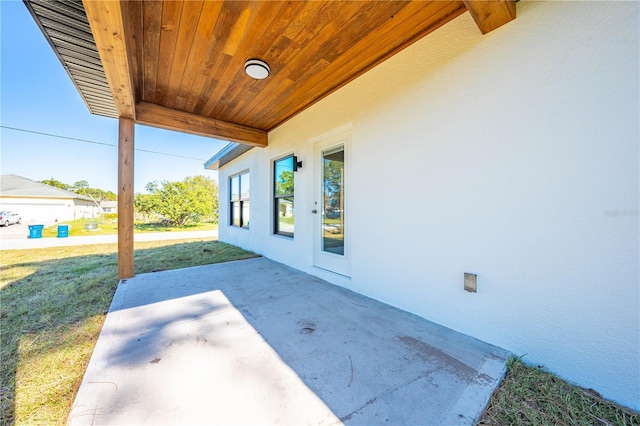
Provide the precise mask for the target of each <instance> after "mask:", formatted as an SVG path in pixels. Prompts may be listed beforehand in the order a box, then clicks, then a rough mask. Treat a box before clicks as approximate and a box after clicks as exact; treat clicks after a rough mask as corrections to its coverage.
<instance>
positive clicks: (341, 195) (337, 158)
mask: <svg viewBox="0 0 640 426" xmlns="http://www.w3.org/2000/svg"><path fill="white" fill-rule="evenodd" d="M347 141H348V139H347V138H346V137H345V136H341V137H335V138H331V139H329V140H327V141H324V142H319V143H317V144H316V146H315V150H314V151H315V152H314V154H315V155H314V157H315V167H314V169H315V173H314V187H315V191H314V206H313V210H312V211H313V213H315V217H314V228H315V229H314V264H315V266H318V267H320V268H323V269H327V270H329V271H332V272H335V273H338V274H341V275H345V276H349V259H348V257H349V252H348V242H349V241H348V237H347V235H348V230H349V228H348V227H349V223H348V221H347V217H348V216H347V213H348V211H347V199H346V190H345V189H346V185H347V184H348V182H347V168H346V167H345V166H346V156H345V146H346V142H347Z"/></svg>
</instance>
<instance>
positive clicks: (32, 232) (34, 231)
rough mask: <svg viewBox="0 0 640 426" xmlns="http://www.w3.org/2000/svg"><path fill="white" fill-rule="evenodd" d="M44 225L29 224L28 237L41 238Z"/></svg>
mask: <svg viewBox="0 0 640 426" xmlns="http://www.w3.org/2000/svg"><path fill="white" fill-rule="evenodd" d="M42 229H44V225H29V238H42Z"/></svg>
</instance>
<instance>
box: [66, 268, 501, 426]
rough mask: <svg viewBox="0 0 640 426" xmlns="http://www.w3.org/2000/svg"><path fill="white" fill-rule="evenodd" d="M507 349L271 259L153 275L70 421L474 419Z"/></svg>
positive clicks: (108, 329)
mask: <svg viewBox="0 0 640 426" xmlns="http://www.w3.org/2000/svg"><path fill="white" fill-rule="evenodd" d="M507 356H508V353H507V352H506V351H505V350H503V349H500V348H497V347H495V346H491V345H488V344H486V343H483V342H481V341H479V340H476V339H473V338H471V337H468V336H465V335H462V334H460V333H457V332H455V331H452V330H450V329H447V328H445V327H442V326H439V325H437V324H434V323H432V322H429V321H427V320H425V319H422V318H420V317H417V316H415V315H412V314H410V313H407V312H404V311H401V310H399V309H396V308H393V307H391V306H388V305H385V304H383V303H380V302H377V301H375V300H372V299H369V298H366V297H364V296H361V295H359V294H356V293H353V292H351V291H349V290H346V289H344V288H341V287H337V286H333V285H331V284H328V283H327V282H325V281H322V280H320V279H318V278H315V277H313V276H310V275H307V274H304V273H302V272H300V271H297V270H294V269H291V268H289V267H287V266H284V265H282V264H279V263H276V262H274V261H271V260H269V259H266V258H257V259H250V260H244V261H238V262H230V263H223V264H217V265H209V266H201V267H195V268H188V269H181V270H173V271H165V272H157V273H151V274H143V275H138V276H136V277H134V278H132V279H129V280H124V281H122V282H121V283H120V285H119V286H118V289H117V291H116V294H115V296H114V299H113V302H112V305H111V308H110V311H109V313H108V315H107V318H106V321H105V324H104V327H103V329H102V332H101V334H100V338H99V339H98V342H97V345H96V348H95V351H94V353H93V356H92V358H91V362H90V364H89V367H88V369H87V371H86V374H85V376H84V379H83V382H82V385H81V386H80V389H79V391H78V394H77V397H76V400H75V403H74V405H73V408H72V411H71V414H70V418H69V423H70V424H72V425H78V424H82V425H84V424H87V425H88V424H148V425H151V424H225V425H227V424H247V425H249V424H251V425H263V424H283V425H302V424H340V423H344V424H354V425H357V424H362V425H374V424H394V425H399V424H406V425H418V424H420V425H434V424H447V425H449V424H473V423H474V422H476V421H477V419H478V418H479V416H480V415H481V413H482V411H483V410H484V408H485V406H486V404H487V402H488V400H489V398H490V396H491V394H492V392H493V390H494V389H495V388H496V387H497V386H498V384H499V382H500V380H501V379H502V377H503V375H504V373H505V370H506V365H505V364H506V362H505V359H506V357H507Z"/></svg>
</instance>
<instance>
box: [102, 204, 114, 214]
mask: <svg viewBox="0 0 640 426" xmlns="http://www.w3.org/2000/svg"><path fill="white" fill-rule="evenodd" d="M100 208H101V209H102V213H112V214H113V213H115V214H117V213H118V202H117V201H100Z"/></svg>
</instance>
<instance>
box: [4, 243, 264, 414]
mask: <svg viewBox="0 0 640 426" xmlns="http://www.w3.org/2000/svg"><path fill="white" fill-rule="evenodd" d="M116 252H117V245H116V244H102V245H92V246H72V247H54V248H47V249H37V250H7V251H2V252H0V255H1V256H2V267H1V276H0V289H1V290H0V304H1V310H0V327H1V329H0V332H1V333H0V336H1V339H2V340H1V342H0V343H1V345H0V366H1V371H0V402H1V404H2V405H1V409H2V411H1V413H0V424H2V425H9V424H14V423H18V424H47V425H50V424H64V423H65V422H66V420H67V415H68V413H69V411H70V407H71V404H72V403H73V398H74V397H75V393H76V391H77V389H78V386H79V385H80V382H81V380H82V376H83V375H84V371H85V369H86V367H87V365H88V363H89V359H90V357H91V352H92V351H93V348H94V346H95V343H96V341H97V338H98V335H99V333H100V329H101V327H102V324H103V323H104V318H105V314H106V312H107V310H108V309H109V305H110V303H111V299H112V298H113V294H114V291H115V289H116V287H117V283H118V280H117V254H116ZM249 257H255V255H254V254H253V253H250V252H247V251H245V250H242V249H240V248H238V247H234V246H231V245H228V244H224V243H220V242H218V241H213V240H202V239H200V240H198V241H194V240H181V241H175V240H174V241H151V242H140V243H136V245H135V262H136V273H138V274H140V273H147V272H153V271H162V270H167V269H178V268H185V267H191V266H198V265H206V264H211V263H218V262H225V261H229V260H238V259H246V258H249Z"/></svg>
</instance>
